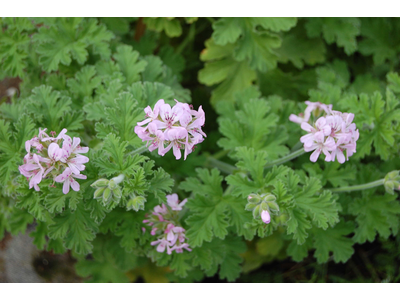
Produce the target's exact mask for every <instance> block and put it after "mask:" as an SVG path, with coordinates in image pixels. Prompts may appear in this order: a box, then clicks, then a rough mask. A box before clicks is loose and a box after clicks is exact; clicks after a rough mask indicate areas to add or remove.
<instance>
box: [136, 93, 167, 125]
mask: <svg viewBox="0 0 400 300" xmlns="http://www.w3.org/2000/svg"><path fill="white" fill-rule="evenodd" d="M164 104H165V102H164V99H160V100H158V101H157V103H156V105H155V106H154V110H151V107H150V106H147V107H146V108H145V109H144V112H145V113H146V117H147V119H146V120H144V121H142V122H138V123H137V124H138V125H139V126H142V125H145V124H147V123H149V122H151V121H155V120H157V118H158V115H159V113H160V107H161V106H163V105H164Z"/></svg>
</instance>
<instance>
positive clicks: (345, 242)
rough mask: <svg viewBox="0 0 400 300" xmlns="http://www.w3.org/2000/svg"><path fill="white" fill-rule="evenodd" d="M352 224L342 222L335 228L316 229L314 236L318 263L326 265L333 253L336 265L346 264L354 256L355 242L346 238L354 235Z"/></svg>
mask: <svg viewBox="0 0 400 300" xmlns="http://www.w3.org/2000/svg"><path fill="white" fill-rule="evenodd" d="M353 230H354V225H353V223H352V222H344V221H342V222H340V223H338V224H337V225H336V226H335V227H333V228H329V229H327V230H321V229H316V230H315V231H314V232H313V235H314V247H315V249H316V250H315V253H314V256H315V257H316V258H317V261H318V263H320V264H321V263H325V262H327V261H328V259H329V253H330V252H332V253H333V260H334V261H335V263H339V262H342V263H345V262H347V260H348V259H349V258H350V257H351V256H352V255H353V253H354V249H353V243H354V242H353V241H352V240H351V238H348V237H346V236H347V235H348V234H350V233H352V232H353Z"/></svg>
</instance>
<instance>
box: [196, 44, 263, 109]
mask: <svg viewBox="0 0 400 300" xmlns="http://www.w3.org/2000/svg"><path fill="white" fill-rule="evenodd" d="M206 47H207V48H206V49H205V50H203V51H202V53H201V56H200V59H201V60H203V61H207V62H206V64H205V66H204V68H203V69H201V70H200V71H199V74H198V79H199V82H200V83H203V84H205V85H208V86H211V85H214V84H218V83H220V85H219V86H218V87H217V88H215V89H214V90H213V92H212V96H211V102H212V103H214V104H215V103H216V102H218V101H220V100H230V101H232V100H233V95H234V93H235V92H237V91H241V90H243V89H245V88H246V87H249V86H251V85H252V83H253V81H254V80H255V79H256V73H255V72H254V71H253V70H251V69H250V68H249V66H248V65H247V63H246V62H237V61H236V60H234V59H233V57H232V54H233V52H232V51H233V48H232V46H230V45H227V46H218V45H216V44H215V43H214V42H213V41H212V40H208V41H206ZM215 59H222V60H215Z"/></svg>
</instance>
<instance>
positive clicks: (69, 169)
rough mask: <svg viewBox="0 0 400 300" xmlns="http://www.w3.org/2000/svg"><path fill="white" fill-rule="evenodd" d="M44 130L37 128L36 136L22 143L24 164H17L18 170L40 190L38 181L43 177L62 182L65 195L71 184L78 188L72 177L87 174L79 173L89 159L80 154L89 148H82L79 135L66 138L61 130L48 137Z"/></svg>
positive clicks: (31, 185) (83, 176) (74, 188)
mask: <svg viewBox="0 0 400 300" xmlns="http://www.w3.org/2000/svg"><path fill="white" fill-rule="evenodd" d="M46 130H47V129H43V130H41V129H39V135H38V136H35V137H34V138H32V139H30V140H28V141H26V142H25V149H26V152H28V153H27V154H26V155H25V157H24V164H23V165H22V166H19V168H18V169H19V171H20V173H21V174H22V175H24V176H25V177H26V178H27V180H28V181H29V188H30V189H31V188H32V187H34V188H35V190H36V191H40V188H39V183H40V182H41V181H42V179H44V178H46V177H49V178H53V184H52V186H55V185H54V183H55V182H60V183H63V193H64V194H68V192H69V189H70V187H71V188H72V189H73V190H74V191H79V189H80V186H79V183H78V182H77V181H76V180H75V179H76V178H78V179H86V175H82V174H81V173H80V172H81V171H83V170H85V165H84V164H85V163H87V162H88V161H89V158H87V157H86V156H83V155H81V154H80V153H87V152H88V151H89V147H81V146H80V145H79V144H80V142H81V139H80V138H75V137H74V138H73V139H71V137H69V136H68V135H66V134H65V133H66V132H67V129H65V128H64V129H63V130H62V131H61V132H60V134H59V135H58V136H57V137H55V135H56V133H55V132H54V131H52V132H51V135H52V136H51V137H50V136H49V135H48V134H47V133H46Z"/></svg>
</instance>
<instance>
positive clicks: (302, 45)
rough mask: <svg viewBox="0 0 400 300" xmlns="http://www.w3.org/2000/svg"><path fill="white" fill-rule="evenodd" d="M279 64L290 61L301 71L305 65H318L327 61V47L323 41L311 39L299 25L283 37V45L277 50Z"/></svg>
mask: <svg viewBox="0 0 400 300" xmlns="http://www.w3.org/2000/svg"><path fill="white" fill-rule="evenodd" d="M276 53H277V54H278V56H279V62H282V63H288V62H289V61H290V62H291V63H293V65H294V66H295V67H297V68H299V69H303V68H304V65H305V64H306V65H311V66H313V65H316V64H318V63H323V62H324V61H325V53H326V47H325V44H324V42H323V40H322V39H320V38H309V37H308V36H307V35H306V31H305V29H304V27H303V26H302V25H300V24H298V25H297V26H296V27H295V28H294V29H292V30H290V32H288V33H286V34H284V35H283V37H282V45H281V47H280V48H278V49H277V50H276Z"/></svg>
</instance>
